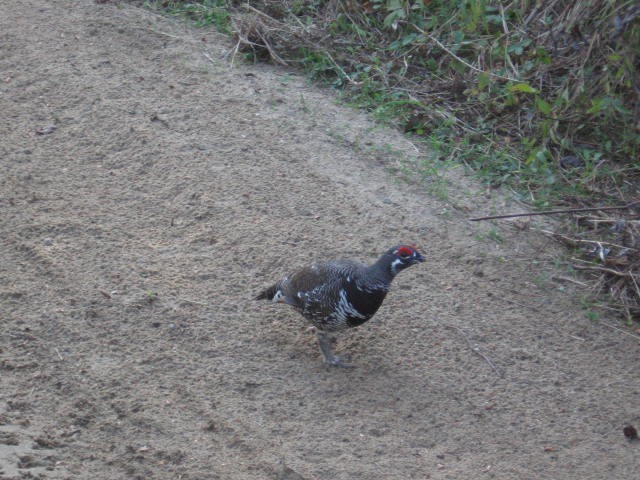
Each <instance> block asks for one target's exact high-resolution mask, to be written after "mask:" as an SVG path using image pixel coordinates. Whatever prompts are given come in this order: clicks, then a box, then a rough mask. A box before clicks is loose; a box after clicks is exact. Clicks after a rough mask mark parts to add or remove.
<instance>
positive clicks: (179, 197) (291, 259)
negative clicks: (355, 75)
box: [0, 0, 640, 480]
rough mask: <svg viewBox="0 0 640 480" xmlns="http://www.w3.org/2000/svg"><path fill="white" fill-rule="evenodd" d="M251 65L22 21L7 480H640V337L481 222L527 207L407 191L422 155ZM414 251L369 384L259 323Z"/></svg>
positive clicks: (167, 33)
mask: <svg viewBox="0 0 640 480" xmlns="http://www.w3.org/2000/svg"><path fill="white" fill-rule="evenodd" d="M232 47H233V45H232V44H231V43H229V40H228V39H226V38H224V37H222V36H219V35H217V34H215V33H212V32H210V31H208V30H207V31H205V30H197V29H192V28H191V27H189V26H188V25H184V24H181V23H179V22H176V21H173V20H171V19H166V18H162V17H159V16H157V15H155V14H153V13H150V12H148V11H145V10H142V9H139V8H136V7H134V6H130V5H126V4H114V3H113V2H108V3H105V4H98V3H95V2H89V1H74V0H56V1H49V2H41V1H36V0H23V1H20V2H11V1H8V0H3V1H1V2H0V119H1V122H0V154H1V158H0V208H1V210H0V242H1V245H0V315H1V319H0V322H1V323H0V478H2V479H4V480H6V479H16V478H42V479H67V478H69V479H75V478H82V479H89V478H90V479H120V478H122V479H132V478H140V479H150V478H158V479H164V478H166V479H169V478H172V479H288V480H293V479H298V480H299V479H306V480H312V479H426V478H433V479H461V478H473V479H489V478H498V479H507V478H514V479H603V478H612V479H613V478H629V479H630V478H637V472H638V469H639V467H640V443H638V442H632V441H629V440H628V439H627V438H625V437H624V435H623V434H622V428H623V427H624V426H625V425H626V424H635V425H638V423H640V408H639V406H640V400H639V399H640V396H639V394H640V383H639V379H638V376H639V373H640V371H639V370H638V366H639V365H640V362H639V359H640V354H639V352H640V345H639V343H638V339H637V338H636V337H633V336H632V335H630V334H629V332H626V331H625V330H624V327H623V326H622V325H620V324H618V323H617V320H616V319H614V318H603V319H602V321H600V322H592V321H590V320H588V319H587V318H586V317H585V315H584V310H583V308H582V307H581V305H580V298H581V296H582V295H583V294H584V291H582V290H580V287H579V285H576V284H573V283H571V282H566V281H565V280H563V279H562V277H563V275H564V276H566V272H565V273H563V272H558V271H555V270H554V262H553V260H554V258H556V256H557V255H558V254H559V252H558V251H556V250H555V249H554V245H552V244H550V243H549V242H547V241H546V240H545V239H544V238H543V237H541V236H539V235H538V234H536V233H535V232H533V231H530V230H518V229H514V228H510V227H504V226H502V225H505V224H506V222H505V224H502V225H501V226H498V227H492V226H491V225H489V224H471V223H469V222H467V221H466V220H465V218H466V217H467V216H469V215H471V214H473V213H490V211H491V210H492V209H495V208H498V209H501V210H502V209H506V208H507V204H506V203H505V201H504V200H503V199H502V198H501V197H500V196H499V195H498V194H496V193H495V192H483V191H482V189H481V188H477V187H474V186H473V183H472V182H471V181H470V180H469V179H465V178H464V177H463V176H462V175H460V176H459V178H455V177H456V176H455V175H453V176H452V177H451V179H450V180H451V181H452V182H454V183H453V187H452V188H451V190H450V198H449V200H448V201H441V200H438V199H436V198H432V197H430V196H429V195H428V194H427V193H426V192H425V190H428V182H427V188H425V187H424V186H420V185H417V184H409V183H406V182H404V181H402V180H399V179H398V176H397V175H394V174H393V173H392V171H394V170H396V171H397V170H398V169H399V168H401V167H402V165H403V162H404V161H410V160H411V158H412V157H417V158H419V156H418V155H417V154H416V151H415V149H414V147H413V146H412V145H411V143H409V141H408V140H407V139H405V138H404V137H403V136H402V135H400V134H398V133H396V132H394V131H391V130H386V129H384V128H381V127H379V126H376V125H375V124H374V123H373V122H372V121H371V120H370V119H369V118H367V117H366V116H365V115H363V114H361V113H358V112H354V111H352V110H350V109H348V108H345V107H340V106H338V105H337V104H336V101H335V99H334V98H333V97H332V96H331V92H324V91H320V90H318V89H316V88H314V87H312V86H309V85H308V84H307V83H305V81H304V79H302V78H300V77H298V76H296V75H295V74H293V73H291V72H288V71H285V70H282V69H276V68H271V67H267V66H259V65H256V66H252V65H240V64H238V62H237V61H236V63H235V65H230V56H228V55H227V56H225V55H226V54H227V53H228V52H230V51H231V49H232ZM236 60H237V59H236ZM407 159H408V160H407ZM452 205H456V207H457V208H453V207H452ZM511 208H515V207H511ZM465 210H466V211H465ZM489 228H499V229H500V230H499V231H498V232H499V235H500V236H501V237H502V238H503V239H504V241H502V242H495V241H492V240H491V235H489V234H488V233H489V230H488V229H489ZM494 237H495V235H494ZM398 241H408V242H415V243H418V244H420V245H422V248H423V250H424V251H425V253H426V255H427V256H428V262H426V263H425V264H422V265H420V266H417V267H413V268H411V269H409V270H408V271H406V272H403V274H401V275H400V276H399V278H398V279H397V280H396V285H395V287H396V288H395V289H394V291H392V292H391V294H390V295H389V296H388V298H387V300H386V302H385V304H384V305H383V306H382V308H381V310H380V311H379V312H378V314H377V315H376V317H374V319H373V320H371V321H370V322H369V323H367V324H365V325H364V326H362V327H360V328H358V329H355V330H353V331H351V332H348V333H347V334H345V335H343V336H342V337H341V338H340V340H339V343H338V345H337V349H336V351H337V353H338V354H346V355H351V356H352V361H353V362H354V363H355V364H357V365H358V368H357V369H353V370H343V369H332V368H328V367H326V366H324V365H323V364H322V362H321V356H320V352H319V351H318V349H317V346H316V343H315V338H314V335H313V334H312V333H311V332H309V331H308V326H307V325H306V324H305V323H304V321H303V320H302V318H300V317H298V316H297V314H296V313H295V312H293V311H290V310H288V309H286V308H283V307H282V306H281V305H269V304H266V303H263V304H260V303H257V302H254V301H253V300H252V297H253V296H254V295H255V294H256V293H257V291H259V290H260V288H262V287H264V286H266V285H268V284H269V283H270V282H271V281H273V280H274V279H276V278H278V277H279V276H280V275H282V274H284V273H285V272H287V271H288V270H289V269H291V268H296V267H299V266H301V265H304V264H306V263H308V262H309V261H311V260H313V259H322V258H335V257H345V258H356V259H361V260H363V261H372V260H374V259H375V258H376V257H377V256H378V255H379V254H380V253H381V252H382V251H383V250H385V249H386V248H388V247H389V246H390V245H393V244H395V243H397V242H398ZM611 326H617V327H620V328H622V330H617V329H614V328H611Z"/></svg>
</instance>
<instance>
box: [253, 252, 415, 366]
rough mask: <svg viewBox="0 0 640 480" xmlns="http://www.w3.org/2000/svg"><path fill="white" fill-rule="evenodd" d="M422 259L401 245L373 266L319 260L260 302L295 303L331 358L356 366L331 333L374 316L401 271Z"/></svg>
mask: <svg viewBox="0 0 640 480" xmlns="http://www.w3.org/2000/svg"><path fill="white" fill-rule="evenodd" d="M420 262H424V257H423V256H422V255H421V254H420V252H418V250H417V249H416V247H415V246H413V245H397V246H395V247H393V248H390V249H389V250H387V251H386V252H385V253H384V254H383V255H382V256H381V257H380V258H379V259H378V261H377V262H376V263H374V264H373V265H371V266H367V265H364V264H361V263H358V262H354V261H351V260H335V261H330V262H322V263H314V264H312V265H310V266H308V267H304V268H302V269H300V270H298V271H296V272H294V273H292V274H290V275H287V276H285V277H284V278H283V279H281V280H280V281H278V282H277V283H276V284H275V285H272V286H271V287H269V288H267V289H266V290H264V291H262V292H261V293H260V294H259V295H258V296H257V297H256V300H262V299H266V300H271V301H273V302H281V303H287V304H289V305H291V306H292V307H293V308H295V309H296V310H297V311H298V312H299V313H300V314H301V315H302V316H303V317H305V318H306V319H307V320H309V321H310V322H311V323H312V324H313V325H314V326H315V327H316V329H317V335H318V343H319V344H320V350H321V351H322V354H323V355H324V360H325V362H326V363H327V364H329V365H334V366H338V367H350V366H351V365H348V364H346V363H344V362H343V361H342V359H341V358H340V357H338V356H337V355H335V354H334V353H333V352H332V351H331V343H332V338H331V337H330V333H332V332H338V331H340V330H344V329H346V328H351V327H357V326H358V325H362V324H363V323H364V322H366V321H367V320H369V319H370V318H371V317H373V315H374V314H375V313H376V312H377V311H378V308H380V305H382V301H383V300H384V297H385V296H386V295H387V292H388V291H389V288H390V287H391V282H392V280H393V279H394V277H395V276H396V275H397V274H398V272H400V271H401V270H404V269H405V268H407V267H410V266H411V265H414V264H416V263H420Z"/></svg>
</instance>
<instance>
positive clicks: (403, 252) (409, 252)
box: [398, 247, 413, 258]
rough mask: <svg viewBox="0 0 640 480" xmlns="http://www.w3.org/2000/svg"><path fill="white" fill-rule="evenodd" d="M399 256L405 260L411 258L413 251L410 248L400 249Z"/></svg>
mask: <svg viewBox="0 0 640 480" xmlns="http://www.w3.org/2000/svg"><path fill="white" fill-rule="evenodd" d="M398 255H400V256H401V257H403V258H406V257H410V256H411V255H413V251H412V250H411V249H410V248H409V247H400V248H399V249H398Z"/></svg>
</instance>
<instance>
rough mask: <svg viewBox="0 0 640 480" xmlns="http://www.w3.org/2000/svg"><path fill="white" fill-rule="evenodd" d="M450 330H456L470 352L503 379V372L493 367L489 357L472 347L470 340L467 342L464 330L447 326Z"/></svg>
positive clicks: (467, 338)
mask: <svg viewBox="0 0 640 480" xmlns="http://www.w3.org/2000/svg"><path fill="white" fill-rule="evenodd" d="M449 326H450V327H451V328H453V329H454V330H457V331H458V333H459V334H460V335H462V338H464V340H465V341H466V342H467V345H469V348H470V349H471V351H472V352H473V353H475V354H476V355H478V356H480V357H481V358H482V359H483V360H484V361H485V362H487V364H488V365H489V366H490V367H491V369H492V370H493V371H494V372H495V373H496V374H498V376H499V377H504V374H503V372H501V371H500V370H498V367H496V366H495V364H494V363H493V362H492V361H491V359H490V358H489V357H487V356H486V355H485V354H484V353H482V352H481V351H480V349H479V348H478V347H474V346H473V345H472V344H471V340H469V337H468V336H467V334H466V333H465V332H464V330H462V329H461V328H458V327H456V326H454V325H449Z"/></svg>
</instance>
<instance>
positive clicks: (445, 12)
mask: <svg viewBox="0 0 640 480" xmlns="http://www.w3.org/2000/svg"><path fill="white" fill-rule="evenodd" d="M147 4H148V5H149V6H151V7H154V8H158V9H162V10H164V11H165V12H167V13H169V14H171V15H179V16H184V17H186V18H189V19H190V20H191V21H193V22H195V23H196V24H197V25H201V26H207V25H213V26H215V27H216V28H218V29H219V30H221V31H224V32H227V33H232V34H239V35H238V36H239V38H240V39H247V40H248V41H249V42H251V45H249V44H242V40H241V41H240V43H241V47H244V49H243V53H244V54H245V55H248V56H249V57H250V58H252V59H254V60H256V59H268V58H269V56H270V54H271V53H273V52H276V53H277V55H278V57H279V58H281V59H284V60H285V61H286V62H288V63H289V64H290V65H292V66H295V67H298V68H300V69H302V70H303V71H305V72H306V73H307V75H308V76H309V77H310V78H312V79H313V80H315V81H318V82H322V83H324V84H327V85H331V86H333V87H335V88H337V89H339V90H340V92H341V94H342V96H343V98H344V99H345V100H346V101H348V102H349V103H350V104H352V105H354V106H357V107H359V108H362V109H365V110H368V111H370V112H372V113H373V114H374V115H375V116H376V117H377V118H378V119H379V120H381V121H383V122H385V123H388V124H393V125H396V126H397V127H399V128H401V129H403V130H404V131H405V132H407V133H408V134H409V135H412V136H413V137H414V138H415V139H416V140H422V141H424V142H426V143H427V144H428V145H429V146H430V147H432V148H434V149H435V155H436V156H438V157H440V158H444V159H453V160H454V161H456V162H459V163H461V164H462V165H464V166H465V167H466V168H467V169H468V171H470V172H474V173H475V174H477V175H478V176H479V178H481V179H482V180H484V181H485V182H487V183H489V184H491V185H494V186H499V185H506V186H508V187H509V188H511V189H512V190H513V191H515V192H517V194H518V195H520V197H521V199H522V200H524V201H526V202H528V203H530V204H531V205H533V206H535V207H541V208H544V207H549V206H551V205H557V204H560V203H589V204H594V203H598V202H610V203H613V202H620V201H623V200H624V199H628V198H632V197H634V195H637V194H638V193H640V192H639V189H638V178H639V177H640V160H639V158H640V125H639V124H638V121H637V119H638V117H639V116H640V101H639V98H638V97H639V96H638V93H637V86H638V85H639V84H640V72H639V68H638V65H639V64H640V16H639V15H637V13H634V12H635V10H634V9H633V2H631V1H628V0H627V1H624V0H594V1H592V2H589V3H587V4H580V5H578V4H576V3H575V2H568V1H563V2H550V3H549V4H547V3H546V2H543V3H540V2H535V1H533V0H519V1H516V2H510V3H508V4H504V3H501V2H488V1H486V0H454V1H444V0H431V1H424V0H371V1H368V2H346V1H340V2H326V1H320V0H316V1H302V0H280V1H273V2H262V1H253V2H248V5H250V7H247V6H243V4H241V3H240V2H237V1H232V0H197V1H196V0H193V1H176V0H173V1H171V0H164V1H160V0H155V1H148V2H147ZM256 11H260V12H261V13H260V14H256ZM231 18H238V19H242V20H244V21H239V22H235V23H233V24H232V22H231ZM233 29H238V30H239V31H238V32H234V31H233ZM261 45H262V48H261V47H260V46H261ZM430 168H431V167H430V166H429V165H428V166H427V168H426V170H425V171H424V172H419V171H418V172H416V173H417V175H419V176H428V174H429V171H430Z"/></svg>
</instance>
